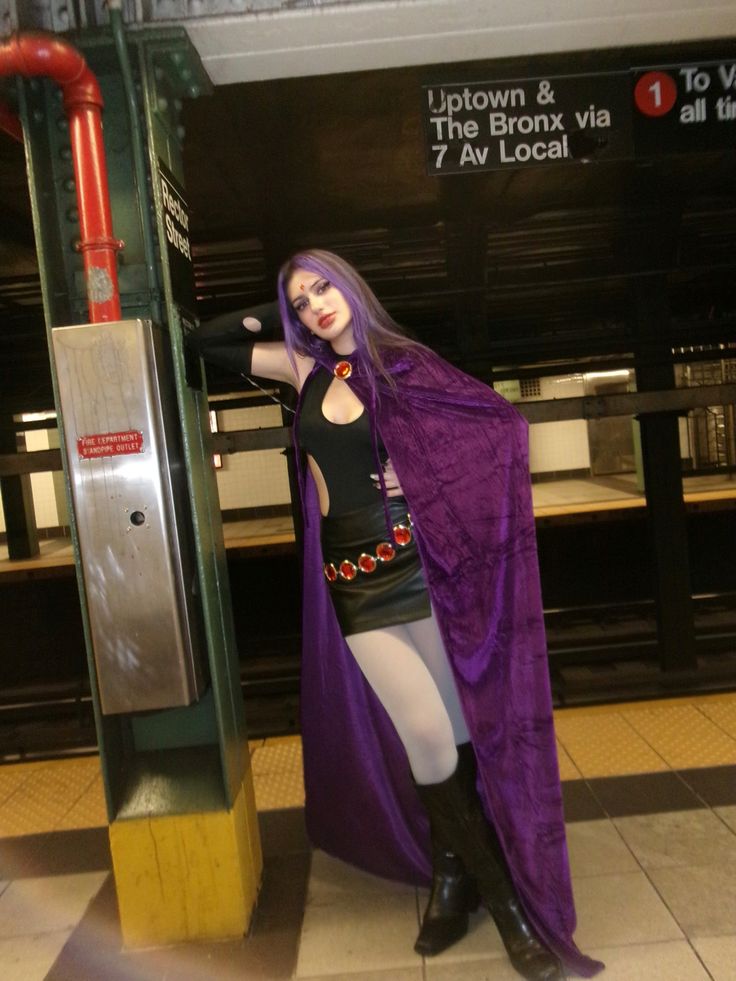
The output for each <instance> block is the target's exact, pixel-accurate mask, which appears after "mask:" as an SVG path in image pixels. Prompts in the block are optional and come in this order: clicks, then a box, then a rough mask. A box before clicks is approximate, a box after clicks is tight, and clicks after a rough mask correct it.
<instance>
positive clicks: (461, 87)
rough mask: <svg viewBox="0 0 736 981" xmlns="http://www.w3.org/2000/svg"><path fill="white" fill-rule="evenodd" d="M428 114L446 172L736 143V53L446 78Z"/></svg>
mask: <svg viewBox="0 0 736 981" xmlns="http://www.w3.org/2000/svg"><path fill="white" fill-rule="evenodd" d="M422 115H423V123H424V133H425V151H426V160H427V170H428V173H429V174H432V175H438V176H439V175H442V174H464V173H475V172H478V171H483V170H504V169H516V168H519V167H534V166H544V165H555V164H556V165H560V164H574V163H579V162H587V161H590V160H596V161H605V160H621V159H631V158H635V157H651V156H661V155H666V154H670V153H693V152H700V151H706V150H714V149H718V150H722V149H730V148H736V62H734V61H723V62H707V63H703V64H700V65H676V66H672V65H670V66H664V67H662V66H652V67H643V68H634V69H631V70H629V71H620V72H609V73H599V74H591V75H565V76H546V77H538V78H522V79H506V80H501V81H499V80H492V81H485V82H439V83H436V84H432V85H425V86H424V87H423V91H422Z"/></svg>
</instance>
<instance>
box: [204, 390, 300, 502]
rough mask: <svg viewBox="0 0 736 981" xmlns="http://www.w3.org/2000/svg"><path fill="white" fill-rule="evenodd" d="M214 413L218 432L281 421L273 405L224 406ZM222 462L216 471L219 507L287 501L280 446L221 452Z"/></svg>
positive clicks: (284, 462)
mask: <svg viewBox="0 0 736 981" xmlns="http://www.w3.org/2000/svg"><path fill="white" fill-rule="evenodd" d="M217 415H218V422H219V426H220V431H221V432H225V431H227V430H233V429H259V428H261V427H263V428H266V427H269V426H280V425H281V409H280V408H279V407H278V406H277V405H272V406H271V405H259V406H256V407H254V408H252V409H225V410H224V411H223V412H218V414H217ZM222 464H223V465H222V470H218V471H217V487H218V490H219V492H220V507H221V508H223V510H229V509H230V508H245V507H260V506H264V505H267V504H288V503H289V502H290V501H291V496H290V493H289V475H288V469H287V466H286V457H285V456H284V455H283V453H282V452H281V450H255V451H253V452H248V453H231V454H228V455H225V456H223V458H222Z"/></svg>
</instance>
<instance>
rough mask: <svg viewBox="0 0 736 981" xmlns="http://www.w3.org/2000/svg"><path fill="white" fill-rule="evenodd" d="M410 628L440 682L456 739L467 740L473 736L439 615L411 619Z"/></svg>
mask: <svg viewBox="0 0 736 981" xmlns="http://www.w3.org/2000/svg"><path fill="white" fill-rule="evenodd" d="M406 628H407V631H408V633H409V637H410V638H411V641H412V643H413V644H414V646H415V647H416V649H417V651H418V652H419V654H420V655H421V657H422V660H423V661H424V663H425V664H426V666H427V670H428V671H429V673H430V674H431V675H432V678H433V679H434V682H435V684H436V685H437V688H438V690H439V693H440V697H441V699H442V702H443V704H444V706H445V709H446V710H447V714H448V715H449V717H450V722H451V724H452V731H453V734H454V737H455V743H456V744H457V745H458V746H459V745H460V744H461V743H465V742H467V741H468V739H470V736H469V734H468V727H467V725H466V724H465V716H464V715H463V710H462V705H461V704H460V696H459V695H458V692H457V685H456V684H455V677H454V675H453V673H452V668H451V667H450V662H449V659H448V657H447V652H446V650H445V644H444V641H443V640H442V635H441V634H440V629H439V624H438V623H437V618H436V616H435V614H434V613H433V614H432V616H431V617H427V618H426V619H424V620H415V621H414V622H413V623H407V624H406Z"/></svg>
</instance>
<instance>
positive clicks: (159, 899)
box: [109, 778, 263, 948]
mask: <svg viewBox="0 0 736 981" xmlns="http://www.w3.org/2000/svg"><path fill="white" fill-rule="evenodd" d="M109 834H110V850H111V852H112V863H113V873H114V876H115V888H116V891H117V896H118V906H119V910H120V926H121V930H122V935H123V943H124V945H125V946H126V947H128V948H140V947H154V946H162V945H166V944H173V943H182V942H186V941H192V940H224V939H234V938H237V937H242V936H243V935H244V934H245V933H247V931H248V928H249V926H250V921H251V917H252V915H253V911H254V909H255V905H256V901H257V899H258V889H259V887H260V882H261V873H262V870H263V858H262V854H261V846H260V837H259V834H258V818H257V813H256V806H255V796H254V794H253V786H252V783H251V781H250V778H248V779H247V780H246V781H245V782H244V783H243V785H242V786H241V789H240V791H239V793H238V796H237V798H236V800H235V804H234V806H233V808H232V810H228V811H214V812H206V813H195V814H183V815H182V814H177V815H171V816H165V817H153V818H135V819H131V820H121V821H113V822H112V824H111V825H110V828H109Z"/></svg>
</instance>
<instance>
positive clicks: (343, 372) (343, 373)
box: [333, 361, 353, 379]
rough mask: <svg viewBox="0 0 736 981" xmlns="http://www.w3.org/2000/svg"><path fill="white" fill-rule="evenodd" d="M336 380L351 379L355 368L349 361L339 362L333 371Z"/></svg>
mask: <svg viewBox="0 0 736 981" xmlns="http://www.w3.org/2000/svg"><path fill="white" fill-rule="evenodd" d="M333 371H334V373H335V378H342V379H345V378H349V377H350V376H351V375H352V373H353V366H352V365H351V364H350V362H349V361H338V362H337V364H336V365H335V367H334V369H333Z"/></svg>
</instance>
